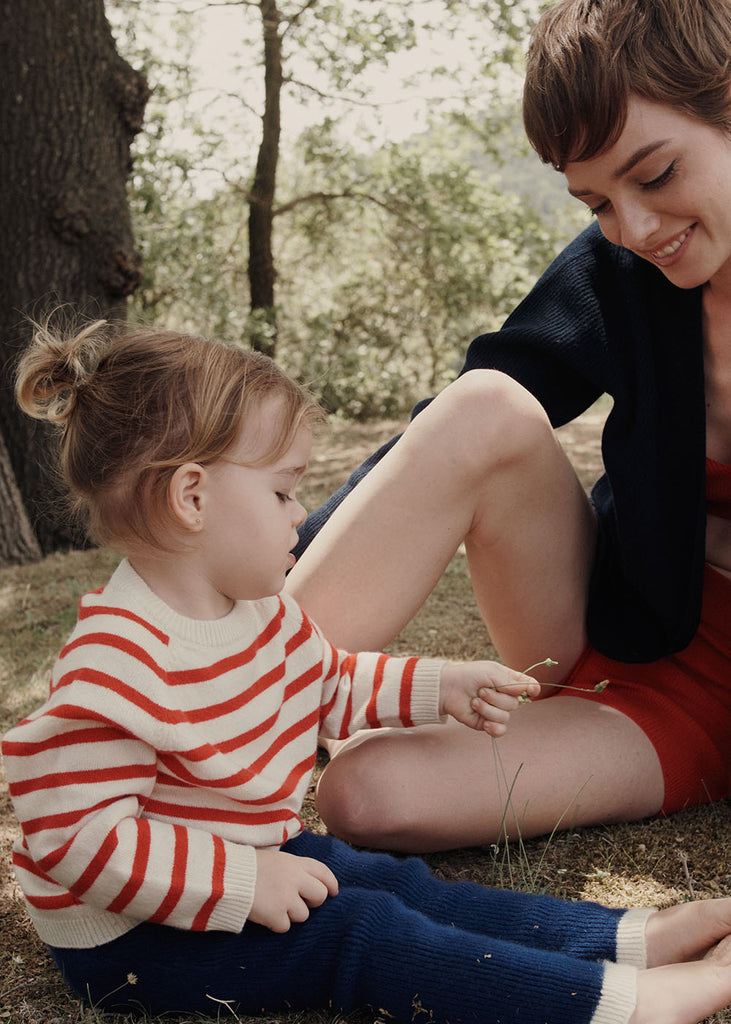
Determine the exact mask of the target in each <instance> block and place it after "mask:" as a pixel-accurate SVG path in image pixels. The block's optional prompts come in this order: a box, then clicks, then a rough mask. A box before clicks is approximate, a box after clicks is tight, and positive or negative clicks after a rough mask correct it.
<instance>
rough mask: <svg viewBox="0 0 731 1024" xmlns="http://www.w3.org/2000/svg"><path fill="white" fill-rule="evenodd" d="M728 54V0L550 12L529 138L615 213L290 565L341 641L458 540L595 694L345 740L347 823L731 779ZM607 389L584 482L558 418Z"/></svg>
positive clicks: (566, 257)
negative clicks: (494, 734) (503, 722)
mask: <svg viewBox="0 0 731 1024" xmlns="http://www.w3.org/2000/svg"><path fill="white" fill-rule="evenodd" d="M729 54H731V0H561V2H560V3H559V4H558V5H557V6H556V7H555V8H553V9H552V10H550V11H549V12H547V13H546V14H545V15H544V17H543V18H542V20H541V21H540V23H539V25H538V27H537V29H536V31H535V33H534V36H533V40H532V44H531V48H530V51H529V56H528V68H527V77H526V87H525V94H524V116H525V123H526V128H527V131H528V135H529V137H530V139H531V142H532V143H533V145H534V146H535V147H536V149H537V150H538V152H539V154H540V156H541V158H542V159H543V160H544V162H550V163H552V164H553V165H554V166H555V167H556V168H557V169H558V170H560V171H562V172H563V174H564V175H565V177H566V181H567V184H568V187H569V190H570V192H571V193H572V194H573V195H574V196H576V197H577V199H578V200H580V201H581V202H583V203H585V204H586V205H587V206H588V207H589V209H590V210H591V212H592V213H593V214H594V215H595V218H596V222H597V223H596V224H594V225H592V226H591V227H589V228H588V229H587V230H586V231H585V232H583V233H582V234H581V235H580V236H579V237H578V239H576V240H575V241H574V242H573V243H572V244H571V245H570V246H569V247H568V248H567V249H566V250H565V251H564V252H563V253H562V254H561V255H560V256H559V257H558V258H557V260H556V261H555V262H554V263H553V264H552V266H551V267H550V268H549V269H548V270H547V271H546V273H545V274H544V275H543V277H542V278H541V280H540V281H539V282H538V284H537V285H536V286H535V288H534V289H533V291H532V292H531V293H530V295H529V296H528V297H527V298H526V299H525V300H524V302H523V303H521V305H520V306H519V307H518V308H517V309H516V311H515V312H514V313H513V315H512V316H511V317H510V318H509V319H508V321H507V322H506V324H505V326H504V327H503V329H502V330H501V331H499V332H497V333H495V334H490V335H483V336H482V337H479V338H477V339H476V340H475V341H474V342H473V343H472V345H471V346H470V348H469V350H468V353H467V359H466V362H465V367H464V371H463V374H462V375H461V377H460V378H459V379H458V380H457V381H456V382H455V383H454V384H453V385H451V386H450V387H448V388H447V389H445V391H444V392H443V393H442V394H440V395H439V396H438V397H437V398H436V399H435V400H434V401H433V402H432V403H430V404H429V405H428V406H427V407H426V408H424V409H423V411H420V412H419V415H418V416H416V417H415V418H414V419H413V421H412V423H411V424H410V426H409V427H408V429H407V430H406V432H405V434H404V435H403V437H402V438H401V439H400V440H399V441H398V443H397V444H395V446H393V447H392V448H391V449H390V450H389V451H388V452H387V453H386V454H383V457H382V458H380V459H374V460H371V461H372V462H373V463H374V466H373V468H372V469H370V472H369V473H368V475H367V476H365V477H364V478H363V479H362V480H361V481H360V482H359V484H358V486H357V488H355V489H352V486H350V487H349V488H348V490H349V491H350V493H348V494H347V497H346V498H345V500H343V495H342V494H340V495H338V496H336V499H334V500H331V502H330V503H328V505H327V506H325V507H324V508H323V509H322V510H319V511H318V513H315V515H314V516H313V517H311V520H310V521H308V524H306V526H305V528H304V531H303V539H304V542H306V541H307V540H309V538H310V537H311V536H312V535H313V534H314V533H315V532H316V531H317V530H318V529H319V527H320V526H321V525H322V523H323V522H324V521H325V520H327V522H326V523H325V525H324V526H322V529H320V530H319V532H318V533H317V536H316V537H315V539H314V540H313V541H312V543H311V544H310V546H309V547H308V549H307V551H306V553H305V554H304V555H303V556H302V558H301V560H300V562H299V564H298V566H297V568H296V569H295V571H294V572H293V573H292V575H291V578H290V584H289V586H290V587H291V589H292V591H293V592H294V593H295V595H296V596H297V597H298V599H299V600H300V601H301V602H302V604H303V605H304V606H305V608H306V609H307V610H308V611H309V612H310V614H312V615H313V617H314V618H315V619H316V620H317V621H319V622H320V623H321V624H322V626H323V628H324V629H325V631H326V632H327V633H328V634H329V635H330V636H331V637H332V639H333V641H334V642H336V643H338V644H341V645H343V646H348V645H349V646H351V647H364V646H366V647H373V646H376V645H377V646H382V645H384V644H386V643H387V642H388V641H389V640H390V639H391V638H392V637H393V636H394V635H396V633H397V632H398V631H399V630H400V628H401V627H402V626H403V625H404V623H406V622H407V621H408V620H409V619H410V618H411V617H412V616H413V614H414V613H415V612H416V611H417V609H418V608H419V607H420V605H421V603H422V602H423V600H424V599H425V598H426V596H427V595H428V593H429V592H430V590H431V589H432V587H433V585H434V584H435V582H436V580H437V579H438V578H439V576H440V574H441V572H442V571H443V569H444V568H445V566H446V565H447V563H448V562H449V560H450V558H451V556H452V554H453V553H454V551H455V550H456V548H457V546H458V545H459V544H460V542H461V541H463V540H464V542H465V545H466V549H467V553H468V558H469V562H470V571H471V575H472V580H473V586H474V590H475V595H476V598H477V602H478V605H479V607H480V610H481V612H482V615H483V616H484V619H485V622H486V623H487V626H488V629H489V631H490V634H491V637H492V639H493V640H494V642H495V644H496V646H497V648H498V651H499V652H500V654H501V656H502V658H503V659H504V660H505V661H506V662H507V663H508V664H510V665H512V666H514V667H516V668H521V669H524V668H526V667H527V666H529V665H532V664H533V663H534V662H540V661H542V660H544V659H545V658H547V657H550V658H552V659H554V660H555V661H556V662H557V665H556V666H551V667H545V668H542V669H541V670H540V672H539V671H537V672H536V673H535V674H536V675H537V676H538V678H539V679H540V681H541V682H542V683H544V684H550V683H555V682H558V681H561V680H563V682H564V683H565V684H568V685H570V686H572V687H577V688H578V689H579V690H581V691H584V692H582V693H577V691H576V689H562V690H560V691H559V692H558V694H556V691H555V690H553V691H551V692H552V694H553V695H552V696H551V699H547V700H541V701H538V702H536V703H534V704H532V705H530V706H528V707H526V708H524V709H523V710H522V712H521V714H520V715H515V716H514V718H513V722H512V725H511V730H510V733H509V735H508V736H506V737H505V738H504V739H501V740H500V742H499V744H496V748H495V751H493V749H491V745H490V742H489V741H486V740H485V739H484V737H479V736H474V737H462V736H461V735H460V734H459V732H458V731H457V730H456V729H451V730H443V731H442V732H441V733H437V732H435V731H434V730H431V729H430V728H426V729H423V730H417V731H414V732H411V733H409V734H408V735H404V736H396V735H394V734H385V735H379V736H373V737H371V738H369V739H368V740H367V741H360V740H359V739H355V740H352V741H350V745H349V746H345V747H343V748H342V749H340V750H339V751H338V752H337V754H336V756H335V757H334V759H333V760H332V761H331V763H330V765H329V766H328V768H327V769H326V771H325V773H324V775H323V778H322V782H321V785H320V792H319V805H320V809H321V813H322V815H323V817H324V819H325V821H326V822H327V824H328V825H329V826H330V828H331V829H333V830H334V831H335V832H337V833H339V834H340V835H342V836H345V837H346V838H349V839H351V840H353V841H359V842H364V843H368V844H370V845H376V846H388V847H393V848H396V849H401V850H413V851H415V850H427V849H439V848H448V847H451V846H457V845H466V844H477V843H484V842H491V841H494V840H495V838H496V837H498V836H499V835H500V834H501V831H502V832H505V833H508V834H510V835H512V836H515V835H516V833H517V831H518V830H520V832H521V834H522V835H524V836H526V835H534V834H540V833H542V832H545V831H548V830H550V829H552V828H554V827H555V826H556V824H557V823H561V824H562V825H565V826H572V825H580V824H593V823H597V822H606V821H615V820H631V819H636V818H640V817H644V816H647V815H652V814H656V813H658V812H660V811H661V810H662V811H664V812H671V811H674V810H677V809H679V808H681V807H683V806H688V805H691V804H694V803H699V802H702V801H704V800H709V799H718V798H721V797H724V796H726V795H728V794H729V792H730V791H731V781H730V778H731V742H729V740H731V683H730V682H729V679H730V678H731V628H729V625H728V620H729V615H728V610H729V608H731V579H730V577H731V519H730V518H729V516H731V466H730V465H729V464H731V328H729V327H727V324H731V100H730V98H729V91H730V90H731V67H730V65H729ZM466 371H469V372H466ZM605 392H606V393H608V394H609V395H611V396H612V398H613V401H614V405H613V409H612V412H611V414H610V416H609V418H608V421H607V424H606V427H605V430H604V436H603V442H602V450H603V456H604V464H605V469H606V474H605V476H603V477H602V478H601V479H600V480H599V481H598V482H597V484H596V485H595V487H594V489H593V492H592V500H591V502H589V501H587V499H586V498H585V496H584V494H583V491H582V489H581V487H580V485H579V483H578V481H577V479H576V477H575V474H574V472H573V469H572V468H571V466H570V464H569V462H568V460H567V459H566V457H565V455H564V453H563V452H562V450H561V448H560V447H559V445H558V443H557V442H556V439H555V437H554V434H553V429H552V428H553V427H555V426H558V425H560V424H562V423H565V422H567V421H569V420H571V419H573V418H574V417H575V416H577V415H578V414H579V413H581V412H582V411H583V410H584V409H586V408H587V407H588V406H589V405H590V404H591V403H592V402H593V401H594V400H595V399H596V398H597V397H598V396H599V395H601V394H602V393H605ZM706 458H708V460H709V461H708V462H707V461H706ZM366 468H370V466H367V467H366ZM359 475H360V474H356V476H359ZM336 505H339V507H338V508H337V511H336V512H335V513H334V514H332V515H331V518H329V519H328V516H329V515H330V514H331V513H332V511H333V508H334V506H336ZM572 666H573V668H572ZM569 670H571V671H569ZM567 671H568V675H567ZM605 678H606V679H608V680H609V681H610V682H609V685H608V686H607V687H606V688H605V689H604V690H603V691H602V692H601V693H597V692H594V686H595V684H596V683H598V682H600V681H602V680H604V679H605ZM548 689H549V690H550V687H549V688H548ZM465 778H470V779H471V780H473V784H472V786H470V787H469V789H468V788H467V787H465V786H464V781H463V780H464V779H465ZM508 791H509V797H508Z"/></svg>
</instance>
